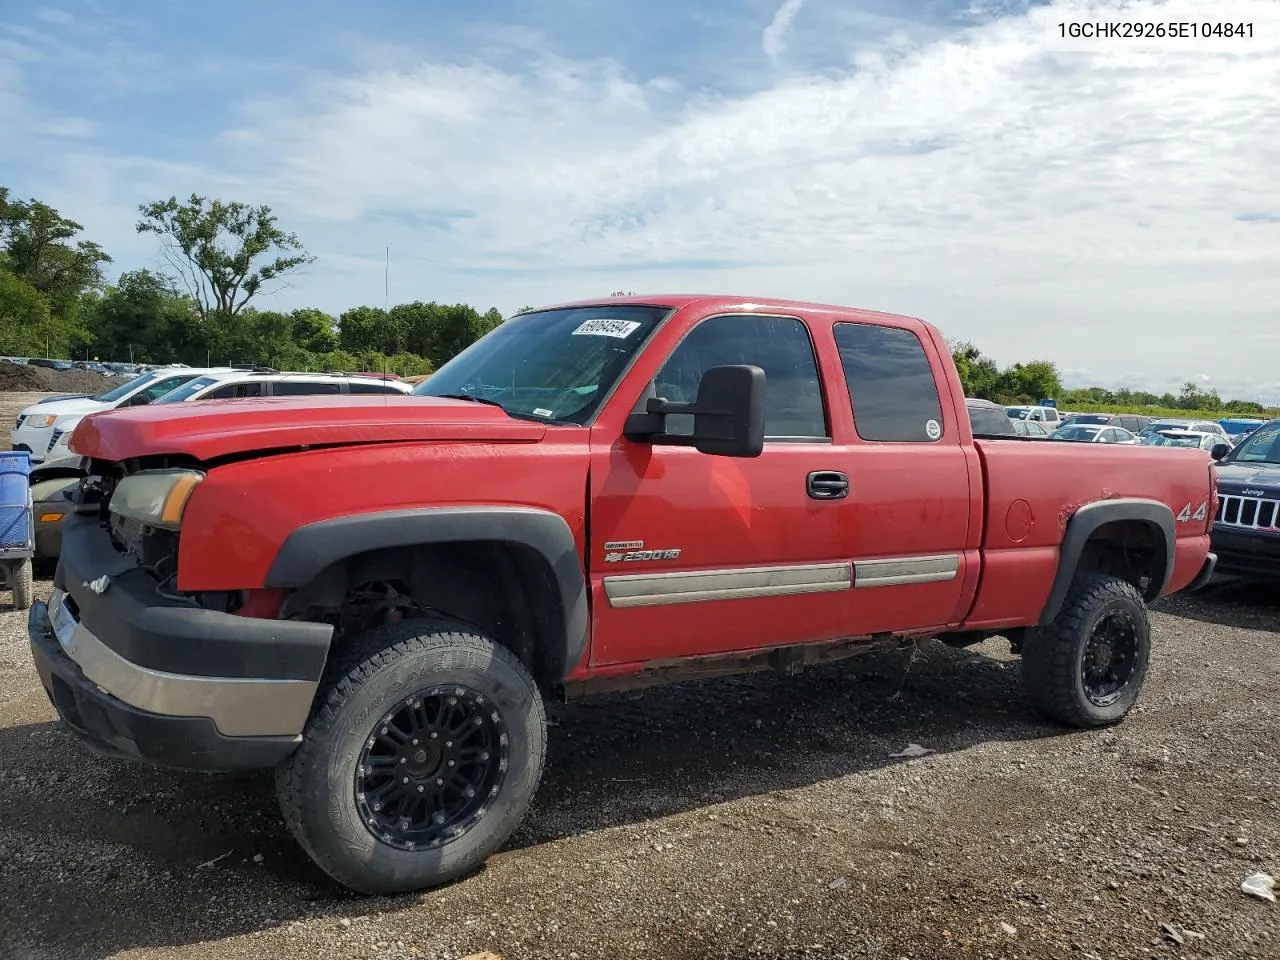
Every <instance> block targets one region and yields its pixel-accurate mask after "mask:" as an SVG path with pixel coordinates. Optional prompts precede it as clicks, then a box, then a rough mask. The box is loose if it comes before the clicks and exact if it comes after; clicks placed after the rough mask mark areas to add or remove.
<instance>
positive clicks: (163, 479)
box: [110, 470, 204, 530]
mask: <svg viewBox="0 0 1280 960" xmlns="http://www.w3.org/2000/svg"><path fill="white" fill-rule="evenodd" d="M203 479H204V474H203V473H201V472H200V471H199V470H146V471H144V472H142V473H135V474H134V475H133V476H131V477H125V478H124V479H123V480H121V481H120V482H119V483H117V484H116V489H115V492H114V493H112V494H111V507H110V509H111V512H112V513H114V514H118V515H119V516H122V517H126V518H128V519H129V520H137V521H138V522H139V523H145V524H147V525H148V526H152V527H162V528H164V529H165V530H177V529H178V528H179V527H180V526H182V511H183V510H184V509H185V508H186V506H187V500H189V499H190V498H191V494H192V492H193V491H194V490H195V488H196V486H197V484H199V483H200V481H201V480H203Z"/></svg>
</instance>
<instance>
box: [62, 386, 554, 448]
mask: <svg viewBox="0 0 1280 960" xmlns="http://www.w3.org/2000/svg"><path fill="white" fill-rule="evenodd" d="M545 434H546V427H545V426H544V425H543V424H540V423H532V422H528V421H524V420H514V419H512V418H511V417H508V416H507V415H506V414H505V413H504V412H503V411H502V410H501V409H499V408H498V407H491V406H488V405H484V404H479V403H471V402H468V401H465V400H445V399H441V398H438V397H413V396H395V395H394V394H387V395H369V396H342V397H332V396H330V397H297V398H284V397H279V398H258V399H247V400H204V401H200V400H196V401H192V402H189V403H172V404H169V403H163V404H152V405H150V406H145V407H133V408H130V409H125V410H111V411H105V412H103V413H97V414H93V415H92V416H88V417H85V418H84V419H83V420H82V421H80V425H79V426H78V427H77V428H76V431H75V433H74V434H72V437H71V450H72V452H74V453H77V454H80V455H81V456H86V457H94V458H96V459H100V460H127V459H130V458H132V457H142V456H154V455H157V454H185V455H187V456H190V457H194V458H195V459H197V460H201V461H207V460H214V459H217V458H218V457H224V456H227V455H229V454H237V453H252V452H254V451H259V450H287V449H298V448H300V447H318V446H335V445H348V444H366V443H397V442H407V441H414V440H419V441H438V440H446V441H448V440H452V441H471V442H487V443H533V442H536V441H538V440H540V439H542V437H543V436H544V435H545Z"/></svg>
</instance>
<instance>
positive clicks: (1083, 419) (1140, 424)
mask: <svg viewBox="0 0 1280 960" xmlns="http://www.w3.org/2000/svg"><path fill="white" fill-rule="evenodd" d="M1076 424H1089V425H1094V426H1108V427H1120V428H1121V429H1123V430H1128V431H1129V432H1130V433H1132V434H1139V433H1141V432H1142V431H1143V430H1145V429H1146V428H1147V427H1149V426H1150V425H1151V417H1144V416H1142V415H1140V414H1137V413H1073V414H1071V416H1069V417H1067V418H1066V419H1065V420H1063V421H1062V426H1064V427H1074V426H1075V425H1076Z"/></svg>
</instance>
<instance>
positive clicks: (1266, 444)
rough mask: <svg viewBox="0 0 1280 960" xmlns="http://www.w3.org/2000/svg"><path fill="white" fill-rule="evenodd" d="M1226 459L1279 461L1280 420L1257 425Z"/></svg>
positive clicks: (1234, 460) (1236, 460)
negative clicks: (1260, 425) (1261, 425)
mask: <svg viewBox="0 0 1280 960" xmlns="http://www.w3.org/2000/svg"><path fill="white" fill-rule="evenodd" d="M1226 459H1227V460H1229V461H1231V462H1232V463H1280V420H1272V421H1271V422H1270V423H1268V424H1267V425H1266V426H1264V427H1259V428H1258V429H1257V430H1256V431H1255V432H1254V433H1253V435H1252V436H1250V437H1249V439H1248V440H1245V441H1244V442H1243V443H1241V444H1240V446H1238V447H1236V448H1235V450H1233V451H1232V452H1231V455H1230V456H1228V457H1227V458H1226Z"/></svg>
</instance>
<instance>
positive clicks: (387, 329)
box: [338, 307, 403, 353]
mask: <svg viewBox="0 0 1280 960" xmlns="http://www.w3.org/2000/svg"><path fill="white" fill-rule="evenodd" d="M402 316H403V314H402ZM399 342H400V337H399V332H398V331H397V329H396V324H395V321H394V320H392V318H391V315H390V314H389V313H388V312H387V311H386V310H383V309H382V308H380V307H353V308H351V309H350V310H347V311H345V312H344V313H343V314H342V316H340V317H338V345H339V347H340V348H341V349H343V350H346V351H348V352H350V353H360V352H361V351H364V350H376V351H379V352H381V353H395V352H396V351H397V349H398V347H399Z"/></svg>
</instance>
